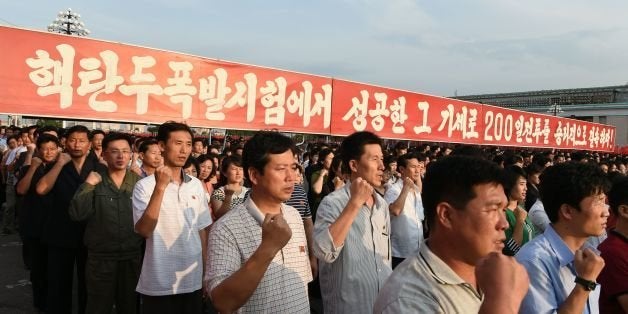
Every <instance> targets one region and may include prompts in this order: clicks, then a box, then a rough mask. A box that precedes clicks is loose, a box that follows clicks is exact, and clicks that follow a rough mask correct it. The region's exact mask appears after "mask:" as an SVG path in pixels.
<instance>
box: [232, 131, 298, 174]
mask: <svg viewBox="0 0 628 314" xmlns="http://www.w3.org/2000/svg"><path fill="white" fill-rule="evenodd" d="M287 151H291V152H292V154H296V153H297V147H296V146H295V144H294V141H292V139H291V138H289V137H287V136H285V135H283V134H281V133H278V132H274V131H259V132H256V133H255V135H253V137H251V139H249V140H248V141H247V142H246V144H244V150H243V151H242V166H243V168H244V176H245V178H246V179H247V180H249V181H250V178H249V171H248V169H249V168H251V167H252V168H253V169H256V170H257V171H258V172H259V173H260V174H261V175H264V167H265V166H266V164H267V163H268V160H269V159H270V155H276V154H283V153H285V152H287ZM223 162H224V161H223Z"/></svg>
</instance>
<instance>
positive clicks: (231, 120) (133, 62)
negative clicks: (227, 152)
mask: <svg viewBox="0 0 628 314" xmlns="http://www.w3.org/2000/svg"><path fill="white" fill-rule="evenodd" d="M0 43H2V49H1V50H0V69H2V70H1V71H2V74H0V86H2V89H0V103H1V104H2V109H1V110H0V111H2V112H5V113H16V114H24V115H33V116H49V117H70V118H80V119H92V120H109V121H128V122H152V123H163V122H164V121H166V120H176V121H185V122H186V123H188V124H189V125H191V126H198V127H213V128H230V129H243V130H256V129H257V130H259V129H280V130H283V131H287V132H302V133H323V134H328V133H329V125H330V123H331V120H330V116H331V96H332V95H331V92H332V86H331V79H330V78H324V77H319V76H314V75H305V74H299V73H294V72H287V71H279V70H274V69H268V68H260V67H254V66H248V65H243V64H236V63H230V62H223V61H217V60H210V59H206V58H200V57H195V56H189V55H184V54H178V53H172V52H166V51H160V50H154V49H147V48H140V47H134V46H129V45H123V44H118V43H110V42H104V41H98V40H92V39H86V38H78V37H71V36H64V35H57V34H50V33H45V32H36V31H28V30H21V29H15V28H8V27H0Z"/></svg>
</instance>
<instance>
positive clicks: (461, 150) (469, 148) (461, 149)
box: [450, 145, 486, 159]
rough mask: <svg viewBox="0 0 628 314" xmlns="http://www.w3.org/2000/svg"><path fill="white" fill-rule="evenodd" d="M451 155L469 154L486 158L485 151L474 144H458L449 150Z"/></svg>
mask: <svg viewBox="0 0 628 314" xmlns="http://www.w3.org/2000/svg"><path fill="white" fill-rule="evenodd" d="M450 155H452V156H469V157H475V158H482V159H486V153H485V152H484V151H483V150H482V149H481V148H479V147H477V146H475V145H458V146H456V148H455V149H454V150H453V151H452V152H451V154H450Z"/></svg>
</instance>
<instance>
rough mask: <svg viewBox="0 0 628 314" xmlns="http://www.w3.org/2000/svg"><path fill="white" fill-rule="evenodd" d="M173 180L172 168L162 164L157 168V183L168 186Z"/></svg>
mask: <svg viewBox="0 0 628 314" xmlns="http://www.w3.org/2000/svg"><path fill="white" fill-rule="evenodd" d="M170 181H172V170H170V168H168V167H166V166H161V167H159V168H157V169H156V170H155V182H157V185H159V186H162V187H166V186H167V185H168V184H169V183H170Z"/></svg>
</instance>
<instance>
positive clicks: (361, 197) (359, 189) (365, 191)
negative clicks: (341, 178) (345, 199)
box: [349, 178, 373, 207]
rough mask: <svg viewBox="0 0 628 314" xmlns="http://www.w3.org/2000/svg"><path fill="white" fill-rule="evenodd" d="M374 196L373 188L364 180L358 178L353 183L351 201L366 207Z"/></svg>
mask: <svg viewBox="0 0 628 314" xmlns="http://www.w3.org/2000/svg"><path fill="white" fill-rule="evenodd" d="M372 196H373V187H372V186H371V185H370V184H369V183H368V182H366V180H364V179H362V178H357V179H355V180H354V181H353V182H352V183H351V199H350V200H349V202H352V201H353V202H355V203H356V204H357V205H358V206H360V207H361V206H362V205H364V204H365V203H366V202H367V201H368V200H369V199H370V198H371V197H372Z"/></svg>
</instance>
